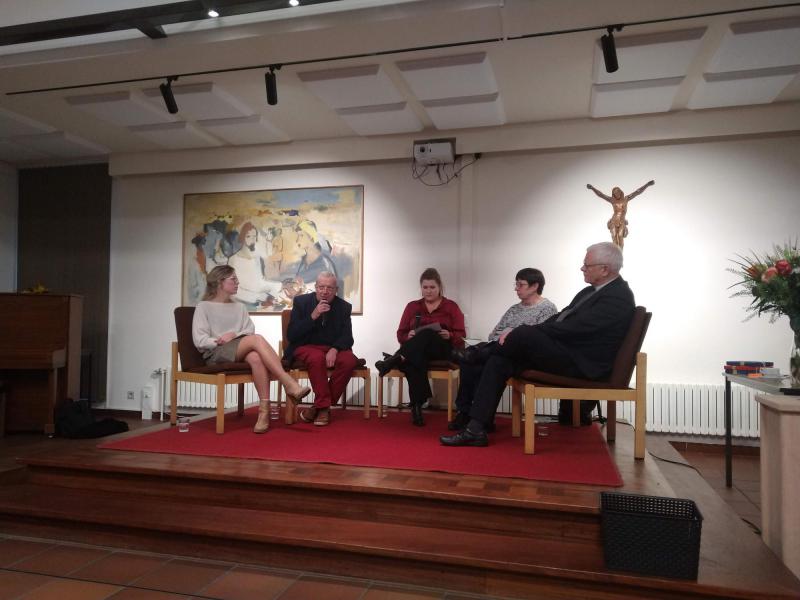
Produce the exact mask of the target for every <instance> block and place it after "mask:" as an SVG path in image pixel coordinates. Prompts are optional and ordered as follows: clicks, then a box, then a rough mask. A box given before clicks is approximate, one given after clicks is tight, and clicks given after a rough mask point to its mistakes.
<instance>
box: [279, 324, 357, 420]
mask: <svg viewBox="0 0 800 600" xmlns="http://www.w3.org/2000/svg"><path fill="white" fill-rule="evenodd" d="M291 319H292V311H291V310H288V309H287V310H284V311H282V312H281V332H282V333H281V341H280V344H279V345H278V352H279V353H280V354H281V356H282V355H283V351H284V350H285V349H286V345H287V343H286V340H287V339H288V337H287V335H286V334H287V332H288V330H289V322H290V321H291ZM281 363H282V364H283V368H284V369H285V370H286V372H287V373H289V375H291V376H292V377H293V378H294V379H296V380H298V381H299V380H300V379H308V367H307V366H306V364H305V363H304V362H303V361H301V360H299V359H297V358H293V359H292V360H291V361H288V360H286V359H285V358H282V359H281ZM366 365H367V361H366V360H365V359H363V358H359V359H358V363H357V365H356V368H355V369H353V377H356V378H358V379H363V380H364V418H365V419H369V408H370V402H371V396H370V389H371V386H370V381H371V374H370V370H369V367H367V366H366ZM328 372H329V373H331V372H332V370H331V369H328ZM282 400H283V387H282V386H281V385H280V384H278V403H279V405H280V403H281V402H282ZM346 408H347V391H345V392H344V393H343V394H342V410H345V409H346ZM289 413H290V411H288V410H287V411H285V414H284V421H285V422H286V424H287V425H291V424H292V423H294V418H295V415H293V414H289Z"/></svg>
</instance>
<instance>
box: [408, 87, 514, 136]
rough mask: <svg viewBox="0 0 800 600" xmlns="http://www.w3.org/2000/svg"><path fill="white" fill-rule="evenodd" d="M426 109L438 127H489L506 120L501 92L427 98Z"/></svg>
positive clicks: (424, 104) (423, 104) (424, 103)
mask: <svg viewBox="0 0 800 600" xmlns="http://www.w3.org/2000/svg"><path fill="white" fill-rule="evenodd" d="M422 106H424V107H425V111H426V112H427V113H428V116H429V117H430V118H431V121H433V124H434V125H435V126H436V128H437V129H463V128H467V127H488V126H490V125H502V124H504V123H505V122H506V117H505V113H504V111H503V104H502V102H501V101H500V94H497V93H494V94H487V95H485V96H469V97H466V98H447V99H443V100H426V101H424V102H423V103H422Z"/></svg>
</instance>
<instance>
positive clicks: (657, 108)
mask: <svg viewBox="0 0 800 600" xmlns="http://www.w3.org/2000/svg"><path fill="white" fill-rule="evenodd" d="M682 81H683V77H670V78H667V79H654V80H651V81H627V82H623V83H605V84H595V85H593V86H592V100H591V107H590V112H591V115H592V117H619V116H622V115H641V114H647V113H660V112H667V111H668V110H669V109H670V108H672V102H673V101H674V99H675V94H676V93H677V91H678V87H679V86H680V84H681V82H682Z"/></svg>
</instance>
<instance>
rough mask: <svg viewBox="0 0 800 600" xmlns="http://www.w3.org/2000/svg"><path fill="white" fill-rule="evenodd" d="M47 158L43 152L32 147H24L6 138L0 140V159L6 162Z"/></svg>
mask: <svg viewBox="0 0 800 600" xmlns="http://www.w3.org/2000/svg"><path fill="white" fill-rule="evenodd" d="M43 158H49V155H47V154H45V153H44V152H37V151H36V150H34V149H33V148H26V147H25V146H20V145H19V144H15V143H14V142H11V141H8V140H0V160H2V161H4V162H7V163H11V164H13V163H16V162H19V161H26V160H39V159H43Z"/></svg>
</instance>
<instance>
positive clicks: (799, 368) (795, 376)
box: [789, 331, 800, 386]
mask: <svg viewBox="0 0 800 600" xmlns="http://www.w3.org/2000/svg"><path fill="white" fill-rule="evenodd" d="M789 374H790V375H791V376H792V385H794V386H800V331H795V332H794V345H793V346H792V354H791V355H790V356H789Z"/></svg>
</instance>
